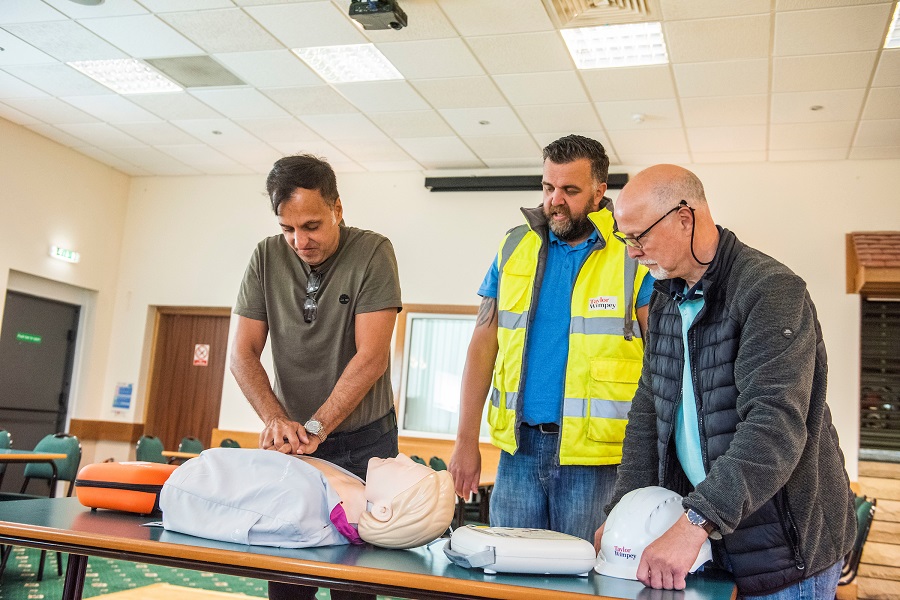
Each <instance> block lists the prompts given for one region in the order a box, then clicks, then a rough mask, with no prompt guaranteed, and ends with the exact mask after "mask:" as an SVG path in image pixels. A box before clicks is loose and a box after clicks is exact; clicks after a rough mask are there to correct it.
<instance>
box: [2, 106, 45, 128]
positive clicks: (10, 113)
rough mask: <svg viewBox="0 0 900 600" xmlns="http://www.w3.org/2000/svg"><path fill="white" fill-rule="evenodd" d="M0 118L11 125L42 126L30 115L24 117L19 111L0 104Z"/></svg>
mask: <svg viewBox="0 0 900 600" xmlns="http://www.w3.org/2000/svg"><path fill="white" fill-rule="evenodd" d="M0 117H3V118H4V119H6V120H7V121H10V122H12V123H18V124H19V125H37V124H42V123H41V120H40V119H38V118H36V117H32V116H31V115H26V114H25V113H23V112H22V111H21V110H18V109H15V108H13V107H12V106H7V105H6V104H3V103H0Z"/></svg>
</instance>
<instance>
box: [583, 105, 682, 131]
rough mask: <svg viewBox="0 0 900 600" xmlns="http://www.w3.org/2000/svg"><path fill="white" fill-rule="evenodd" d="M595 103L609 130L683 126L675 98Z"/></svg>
mask: <svg viewBox="0 0 900 600" xmlns="http://www.w3.org/2000/svg"><path fill="white" fill-rule="evenodd" d="M594 105H595V106H596V107H597V112H598V113H599V114H600V120H601V121H602V122H603V125H605V126H606V130H607V131H611V130H613V129H654V128H663V129H668V128H672V127H681V114H680V113H679V111H678V103H677V102H676V101H675V100H633V101H628V102H621V101H620V102H597V103H595V104H594ZM638 116H639V117H640V118H638Z"/></svg>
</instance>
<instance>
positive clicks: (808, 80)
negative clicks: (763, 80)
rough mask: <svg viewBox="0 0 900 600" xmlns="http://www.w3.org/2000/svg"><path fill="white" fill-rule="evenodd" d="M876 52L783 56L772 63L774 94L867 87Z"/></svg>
mask: <svg viewBox="0 0 900 600" xmlns="http://www.w3.org/2000/svg"><path fill="white" fill-rule="evenodd" d="M877 56H878V53H877V52H843V53H841V54H819V55H815V56H785V57H778V58H775V59H773V60H772V91H773V92H811V91H816V90H851V89H858V88H864V87H866V86H867V85H868V84H869V78H870V77H871V76H872V68H873V67H874V66H875V59H876V58H877Z"/></svg>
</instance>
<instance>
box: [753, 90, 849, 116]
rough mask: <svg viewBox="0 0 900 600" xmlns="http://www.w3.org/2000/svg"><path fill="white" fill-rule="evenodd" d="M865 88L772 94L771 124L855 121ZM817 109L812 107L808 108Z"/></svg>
mask: <svg viewBox="0 0 900 600" xmlns="http://www.w3.org/2000/svg"><path fill="white" fill-rule="evenodd" d="M865 94H866V90H834V91H821V92H792V93H786V94H772V115H771V117H770V118H771V121H772V123H811V122H818V121H855V120H856V119H858V118H859V111H860V109H861V108H862V104H863V98H865ZM814 106H819V107H821V108H819V109H817V110H812V107H814Z"/></svg>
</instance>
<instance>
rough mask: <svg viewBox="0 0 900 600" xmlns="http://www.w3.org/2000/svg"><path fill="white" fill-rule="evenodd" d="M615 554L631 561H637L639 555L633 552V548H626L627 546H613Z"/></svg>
mask: <svg viewBox="0 0 900 600" xmlns="http://www.w3.org/2000/svg"><path fill="white" fill-rule="evenodd" d="M613 553H614V554H615V555H616V556H618V557H621V558H627V559H629V560H636V559H637V555H636V554H635V553H634V552H632V551H631V548H626V547H625V546H613Z"/></svg>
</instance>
